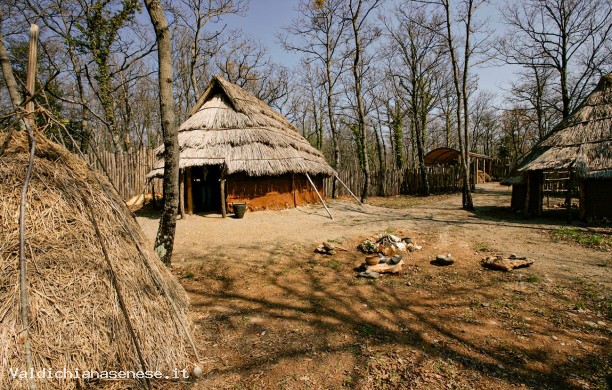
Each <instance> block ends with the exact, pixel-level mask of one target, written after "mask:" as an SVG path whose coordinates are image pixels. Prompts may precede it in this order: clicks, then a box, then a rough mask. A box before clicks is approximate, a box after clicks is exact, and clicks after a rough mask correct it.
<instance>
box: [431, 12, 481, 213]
mask: <svg viewBox="0 0 612 390" xmlns="http://www.w3.org/2000/svg"><path fill="white" fill-rule="evenodd" d="M423 2H424V3H428V4H434V5H436V6H438V7H441V8H442V10H443V11H442V24H443V31H444V32H443V33H442V37H443V38H444V41H445V43H446V49H447V51H448V56H449V58H450V64H451V74H452V80H453V86H454V92H455V96H456V98H457V111H456V119H457V139H458V143H459V151H460V155H461V159H460V160H461V176H462V182H463V188H462V207H463V209H465V210H474V202H473V200H472V192H471V183H470V181H471V180H470V154H469V152H470V151H469V145H470V142H469V128H470V126H469V123H470V110H469V92H470V91H469V89H470V88H469V82H470V81H471V80H470V77H469V74H470V69H471V66H472V64H471V63H470V60H471V59H472V55H473V54H474V53H475V52H476V50H477V49H478V48H479V47H481V46H482V43H483V41H484V39H486V37H485V38H484V39H483V40H481V41H474V37H473V34H474V32H475V31H482V27H483V26H482V25H480V26H477V25H475V23H474V19H473V17H474V12H475V11H476V10H477V8H478V7H479V5H481V4H482V2H481V1H480V0H463V1H461V2H460V3H459V4H458V5H457V7H458V9H459V10H458V14H459V16H458V18H459V20H460V23H461V24H462V26H463V28H462V29H461V31H462V34H463V45H461V46H458V45H457V39H456V31H455V29H456V26H455V20H456V15H455V13H454V12H453V11H454V10H452V9H451V2H450V0H432V1H423ZM459 48H462V49H463V53H462V54H461V56H459V53H458V52H459Z"/></svg>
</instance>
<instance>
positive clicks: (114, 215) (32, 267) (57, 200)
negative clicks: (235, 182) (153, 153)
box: [0, 132, 195, 389]
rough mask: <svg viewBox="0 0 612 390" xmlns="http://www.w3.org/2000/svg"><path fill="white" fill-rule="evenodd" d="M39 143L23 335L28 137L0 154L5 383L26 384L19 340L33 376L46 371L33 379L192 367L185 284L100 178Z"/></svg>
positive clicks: (0, 338) (17, 138) (0, 326)
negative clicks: (22, 271) (22, 249)
mask: <svg viewBox="0 0 612 390" xmlns="http://www.w3.org/2000/svg"><path fill="white" fill-rule="evenodd" d="M1 139H2V140H4V139H5V137H4V135H3V136H2V137H1ZM36 142H37V147H36V156H35V158H34V163H33V175H32V180H31V182H30V184H29V190H28V193H27V206H26V208H25V211H26V213H25V224H24V226H25V236H24V237H25V242H26V246H25V248H26V250H25V256H26V260H27V262H26V264H27V271H26V274H25V275H26V286H27V289H26V291H27V294H26V296H27V299H28V304H27V306H26V307H27V313H28V315H27V318H29V327H28V329H29V332H26V331H25V330H24V328H23V325H22V324H23V322H22V317H21V313H22V310H21V308H22V306H21V301H20V286H21V285H22V284H21V283H20V275H21V274H20V255H19V253H20V251H19V247H20V236H19V217H18V216H19V210H20V194H21V190H22V187H23V184H24V175H25V171H26V167H27V165H28V161H29V145H28V138H27V136H26V135H25V134H24V133H23V132H16V133H14V134H13V135H12V138H10V141H9V143H8V146H7V148H6V149H5V150H4V151H3V152H1V155H0V183H2V185H0V362H1V364H2V370H3V373H2V375H0V388H1V389H23V388H28V380H27V379H25V378H23V371H25V370H26V369H27V363H26V361H27V359H26V357H25V347H24V346H25V342H26V339H29V340H30V343H31V351H32V363H33V366H32V367H33V372H34V375H36V376H38V375H40V376H45V375H46V377H45V378H44V379H35V382H36V385H37V388H44V389H49V388H51V389H56V388H57V389H74V388H84V387H86V386H87V385H92V384H95V385H96V386H99V387H113V388H128V387H129V388H134V387H140V385H139V384H138V383H137V381H138V382H142V381H144V378H140V379H138V378H137V379H130V380H128V381H127V382H126V381H125V380H124V381H117V380H109V381H105V380H103V379H102V380H99V381H98V380H96V375H98V376H99V375H101V376H102V378H104V375H107V376H109V375H112V373H111V371H112V372H115V375H117V372H118V371H127V372H132V373H134V375H132V374H131V373H128V374H126V375H130V378H133V377H134V376H138V375H140V374H138V373H137V372H142V371H143V370H144V371H151V372H153V371H159V372H161V373H163V376H166V375H168V376H173V375H174V370H175V369H182V368H186V369H188V370H189V369H190V366H191V364H193V362H194V360H195V359H194V350H193V348H192V344H191V343H190V341H189V340H190V337H189V333H188V327H189V325H188V320H187V305H188V301H187V296H186V293H185V291H184V290H183V288H182V287H181V285H180V284H179V283H178V281H177V280H176V279H175V278H174V277H173V275H172V274H171V273H170V272H169V271H168V269H167V268H166V267H165V266H164V265H163V264H162V263H161V262H160V260H159V258H158V257H157V256H156V255H155V254H154V253H153V251H152V249H151V247H152V245H151V244H150V243H149V242H148V240H147V239H146V238H145V237H144V235H143V233H142V231H141V229H140V227H139V226H138V224H137V222H136V221H135V220H134V218H133V217H132V216H131V214H130V212H129V210H128V209H127V207H126V206H125V204H124V202H123V201H122V199H121V198H120V197H119V195H118V194H117V193H116V191H114V190H113V188H112V187H111V184H110V183H109V182H108V180H107V179H106V178H105V177H102V176H101V175H100V174H98V173H95V172H93V171H92V170H90V169H89V168H88V167H87V165H86V164H85V163H84V162H83V161H81V160H80V159H78V158H77V157H75V156H73V155H71V154H70V153H69V152H67V151H66V150H65V149H64V148H63V147H61V146H59V145H57V144H54V143H52V142H49V141H48V140H46V139H45V138H44V137H42V136H40V135H37V136H36ZM28 333H29V337H27V335H28ZM9 368H10V369H11V370H12V371H13V370H14V371H13V372H9V371H8V370H9ZM64 369H65V373H64ZM56 372H60V373H59V374H58V375H56V376H57V377H59V378H55V379H50V378H51V377H53V376H54V373H56ZM45 373H46V374H45ZM96 373H97V374H96ZM104 373H106V374H104ZM13 375H17V378H13ZM76 375H78V376H79V378H76V377H75V376H76ZM145 375H148V374H147V373H146V372H145V373H143V375H142V376H145ZM28 376H29V373H28ZM88 378H89V379H88ZM153 382H154V381H153ZM165 383H166V384H167V383H168V382H165ZM141 384H142V383H141ZM153 384H155V382H154V383H153ZM160 385H163V383H161V384H160Z"/></svg>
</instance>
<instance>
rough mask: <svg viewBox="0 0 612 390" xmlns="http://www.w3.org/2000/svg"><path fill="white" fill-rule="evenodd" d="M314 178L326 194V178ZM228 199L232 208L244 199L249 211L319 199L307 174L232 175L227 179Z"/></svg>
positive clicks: (300, 204)
mask: <svg viewBox="0 0 612 390" xmlns="http://www.w3.org/2000/svg"><path fill="white" fill-rule="evenodd" d="M311 178H312V181H313V182H314V183H315V185H316V186H317V188H318V189H319V193H320V194H321V195H322V196H323V177H321V176H311ZM226 199H227V203H228V205H229V206H230V207H229V209H230V210H231V203H242V202H247V207H248V209H249V210H279V209H285V208H289V207H295V206H303V205H306V204H309V203H310V204H313V203H318V202H319V198H318V197H317V194H316V193H315V191H314V190H313V188H312V186H311V185H310V183H309V182H308V179H307V178H306V176H304V175H282V176H263V177H261V176H260V177H250V176H247V175H232V176H229V177H228V178H227V181H226Z"/></svg>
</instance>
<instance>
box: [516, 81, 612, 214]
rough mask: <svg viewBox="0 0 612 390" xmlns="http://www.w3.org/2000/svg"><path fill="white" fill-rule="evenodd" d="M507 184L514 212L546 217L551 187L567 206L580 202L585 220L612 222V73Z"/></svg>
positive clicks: (533, 153) (536, 150)
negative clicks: (544, 211) (544, 202)
mask: <svg viewBox="0 0 612 390" xmlns="http://www.w3.org/2000/svg"><path fill="white" fill-rule="evenodd" d="M548 177H551V178H550V179H547V178H548ZM505 183H506V184H511V185H512V186H513V188H512V208H513V209H516V210H521V211H524V212H525V213H526V214H528V215H540V214H541V213H542V199H543V195H544V193H545V191H547V190H548V189H549V188H550V190H551V191H552V192H554V193H555V194H560V195H563V196H565V197H566V199H568V201H569V200H570V199H571V198H572V197H578V198H579V199H580V218H581V219H585V218H589V217H606V218H609V219H610V218H612V202H610V199H612V74H608V75H605V76H603V77H602V78H601V80H600V81H599V84H598V85H597V87H596V88H595V89H594V90H593V92H591V93H590V94H589V96H587V97H586V99H584V101H583V102H582V103H581V104H580V105H579V106H578V107H577V108H576V109H575V110H574V111H573V112H572V113H571V114H570V115H569V116H568V117H567V118H565V119H564V120H563V121H561V123H559V124H558V125H557V126H556V127H555V128H554V129H553V130H552V132H551V133H550V134H549V135H548V136H546V138H544V139H543V140H542V141H540V142H539V143H538V144H537V145H536V146H535V147H534V148H533V149H532V150H531V151H530V152H529V153H528V154H527V155H526V156H525V157H524V158H523V159H522V160H521V161H520V162H519V164H518V165H517V167H516V169H515V171H514V174H513V175H511V177H510V178H508V179H506V180H505ZM566 203H567V201H566ZM568 206H569V203H568Z"/></svg>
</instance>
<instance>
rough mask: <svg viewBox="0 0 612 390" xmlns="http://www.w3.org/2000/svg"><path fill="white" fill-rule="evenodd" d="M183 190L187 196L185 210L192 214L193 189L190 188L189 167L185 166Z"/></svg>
mask: <svg viewBox="0 0 612 390" xmlns="http://www.w3.org/2000/svg"><path fill="white" fill-rule="evenodd" d="M185 191H186V192H187V194H186V195H187V196H186V199H185V209H186V210H185V211H186V212H187V214H189V215H192V214H193V191H192V190H191V167H189V168H185Z"/></svg>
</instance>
